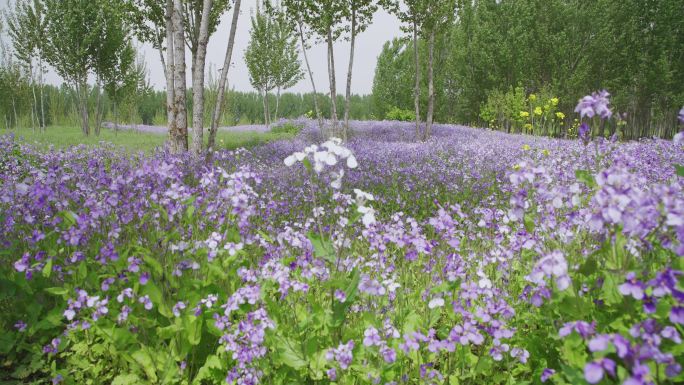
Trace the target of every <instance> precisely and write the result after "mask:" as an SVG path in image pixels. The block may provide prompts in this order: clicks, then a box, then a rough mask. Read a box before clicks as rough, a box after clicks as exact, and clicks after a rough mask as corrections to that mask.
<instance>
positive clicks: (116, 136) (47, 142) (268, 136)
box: [0, 126, 293, 153]
mask: <svg viewBox="0 0 684 385" xmlns="http://www.w3.org/2000/svg"><path fill="white" fill-rule="evenodd" d="M5 134H14V136H15V138H17V139H18V140H19V141H21V142H24V143H29V144H37V145H38V146H42V147H49V146H54V147H56V148H67V147H71V146H76V145H79V144H85V145H87V146H97V145H99V144H100V143H101V142H107V143H112V144H114V145H115V146H118V147H123V148H125V149H126V150H127V151H131V152H138V151H144V152H147V153H149V152H152V151H153V150H154V149H156V148H157V147H160V146H163V145H164V142H165V141H166V134H152V133H144V132H138V131H132V130H124V131H118V132H114V131H113V130H109V129H105V128H103V129H102V131H101V132H100V135H99V136H95V135H94V134H92V133H91V135H90V136H83V134H82V133H81V129H80V127H69V126H51V127H48V128H47V129H46V130H45V132H44V133H41V132H33V130H31V129H27V128H18V129H14V130H5V129H2V130H0V135H5ZM292 136H293V135H292V134H288V133H271V132H267V133H261V132H225V131H219V132H218V133H217V135H216V144H217V146H218V147H219V148H225V149H228V150H234V149H236V148H240V147H246V148H249V147H254V146H256V145H259V144H262V143H266V142H269V141H273V140H279V139H287V138H291V137H292ZM207 137H208V135H205V140H206V138H207Z"/></svg>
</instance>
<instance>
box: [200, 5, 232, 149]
mask: <svg viewBox="0 0 684 385" xmlns="http://www.w3.org/2000/svg"><path fill="white" fill-rule="evenodd" d="M238 16H240V0H235V4H234V5H233V20H232V21H231V24H230V34H229V37H228V47H227V49H226V57H225V59H224V61H223V68H222V69H221V79H220V80H219V86H218V95H217V96H216V105H215V106H214V113H213V116H212V118H211V129H210V130H209V144H208V146H207V148H208V149H209V151H210V152H211V150H212V149H213V148H214V142H215V140H216V131H218V126H219V122H220V121H221V113H222V112H223V99H224V97H225V93H226V81H227V79H228V69H229V68H230V62H231V60H232V55H233V46H234V44H235V30H236V29H237V22H238Z"/></svg>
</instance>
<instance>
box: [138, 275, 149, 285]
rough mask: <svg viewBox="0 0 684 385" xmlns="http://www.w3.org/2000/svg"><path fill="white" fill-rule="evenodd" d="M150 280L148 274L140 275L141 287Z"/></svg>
mask: <svg viewBox="0 0 684 385" xmlns="http://www.w3.org/2000/svg"><path fill="white" fill-rule="evenodd" d="M149 280H150V273H148V272H144V273H142V274H140V284H141V285H143V286H144V285H147V282H148V281H149Z"/></svg>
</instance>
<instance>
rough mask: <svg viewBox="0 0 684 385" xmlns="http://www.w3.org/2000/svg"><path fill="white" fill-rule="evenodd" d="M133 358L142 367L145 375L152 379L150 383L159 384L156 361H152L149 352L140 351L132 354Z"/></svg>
mask: <svg viewBox="0 0 684 385" xmlns="http://www.w3.org/2000/svg"><path fill="white" fill-rule="evenodd" d="M131 357H133V359H134V360H135V362H136V363H137V364H138V365H140V367H142V369H143V371H144V372H145V375H146V376H147V378H149V379H150V381H152V382H157V370H156V368H155V367H154V361H152V357H151V356H150V354H149V353H148V352H147V351H145V350H138V351H136V352H134V353H133V354H131Z"/></svg>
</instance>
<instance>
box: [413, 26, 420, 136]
mask: <svg viewBox="0 0 684 385" xmlns="http://www.w3.org/2000/svg"><path fill="white" fill-rule="evenodd" d="M413 61H414V64H415V67H416V84H415V86H414V88H413V103H414V105H415V108H416V140H420V138H421V132H420V61H419V59H418V26H417V25H416V21H415V20H414V21H413Z"/></svg>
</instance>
